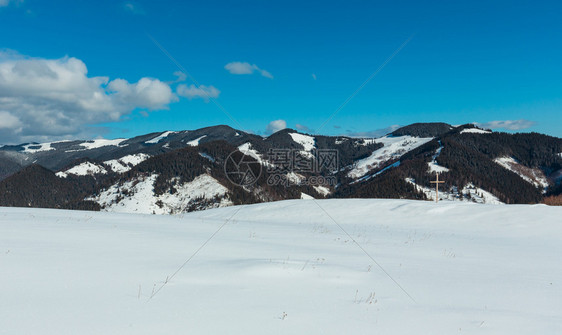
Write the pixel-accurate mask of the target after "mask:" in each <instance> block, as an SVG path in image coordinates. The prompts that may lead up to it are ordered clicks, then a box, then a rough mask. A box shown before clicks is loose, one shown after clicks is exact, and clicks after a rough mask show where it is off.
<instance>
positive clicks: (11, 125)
mask: <svg viewBox="0 0 562 335" xmlns="http://www.w3.org/2000/svg"><path fill="white" fill-rule="evenodd" d="M0 129H14V130H16V131H17V130H18V129H19V130H20V131H21V121H20V120H19V119H18V118H17V117H15V116H13V115H12V114H10V113H8V112H6V111H0Z"/></svg>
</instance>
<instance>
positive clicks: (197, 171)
mask: <svg viewBox="0 0 562 335" xmlns="http://www.w3.org/2000/svg"><path fill="white" fill-rule="evenodd" d="M424 136H425V137H424ZM323 152H331V153H336V154H337V158H334V159H335V160H336V163H337V164H336V165H335V166H330V167H328V168H326V167H323V168H321V169H318V170H303V169H302V168H301V169H300V170H296V169H294V168H295V167H296V165H298V164H302V163H303V162H304V163H307V162H308V163H310V164H313V165H314V166H317V165H319V164H320V161H321V159H322V158H321V157H319V156H318V155H320V154H321V153H323ZM560 153H562V139H560V138H556V137H552V136H548V135H542V134H537V133H527V134H526V133H522V134H507V133H497V132H491V131H489V130H485V129H481V128H478V127H476V126H474V125H462V126H457V127H453V126H451V125H448V124H446V123H417V124H412V125H409V126H405V127H402V128H399V129H397V130H396V131H394V132H392V133H390V134H388V135H387V136H383V137H380V138H353V137H348V136H323V135H310V134H304V133H299V132H298V131H296V130H293V129H285V130H282V131H279V132H276V133H274V134H271V135H270V136H267V137H262V136H259V135H254V134H249V133H246V132H244V131H240V130H236V129H234V128H231V127H229V126H226V125H218V126H211V127H206V128H201V129H196V130H189V131H163V132H154V133H150V134H145V135H140V136H136V137H133V138H130V139H115V140H89V141H64V142H50V143H38V144H31V145H30V144H21V145H15V146H8V147H2V148H0V157H2V160H0V179H1V180H0V190H3V191H2V192H1V193H0V205H2V206H24V207H25V206H39V207H53V208H77V207H78V208H85V209H93V210H97V209H101V210H116V209H117V208H118V207H117V206H121V207H119V208H121V209H122V208H124V207H126V206H125V205H124V204H125V203H124V202H123V201H124V199H125V200H126V199H137V200H138V201H137V200H135V201H136V202H137V203H146V206H147V208H153V210H151V211H148V210H147V211H145V212H147V213H162V214H163V213H170V212H173V213H178V212H184V211H191V210H198V209H205V208H211V207H216V206H222V205H231V204H245V203H255V202H264V201H274V200H281V199H296V198H301V197H315V198H325V197H328V198H331V197H334V198H353V197H359V198H364V197H370V198H372V197H379V198H409V199H431V198H434V196H435V194H434V193H432V188H431V184H430V182H429V181H430V180H431V178H434V174H435V172H436V171H438V172H440V173H441V174H442V178H441V179H442V180H445V184H444V185H443V188H442V192H440V194H441V197H442V199H443V200H454V201H473V202H485V203H538V202H541V201H543V199H544V198H545V197H549V196H555V197H556V196H559V195H560V193H561V189H562V187H560V179H561V176H562V155H560ZM232 154H235V156H236V157H238V159H242V157H248V159H249V161H248V162H249V164H256V165H255V166H260V167H261V168H260V173H259V175H258V173H257V172H256V173H255V174H256V175H258V176H257V178H256V180H254V181H253V184H251V185H242V186H240V185H236V183H233V182H232V180H231V179H230V175H229V172H228V171H226V170H225V169H226V167H227V166H228V164H227V159H228V157H230V156H229V155H232ZM274 154H275V155H278V156H279V154H290V157H291V159H292V160H295V161H293V162H291V163H293V164H294V165H295V167H293V170H291V171H288V170H287V171H285V172H283V173H282V174H279V173H278V172H275V171H270V170H274V169H273V168H279V167H280V165H279V162H277V161H275V157H274ZM287 157H289V156H287ZM297 158H299V159H300V160H301V161H299V162H297V161H296V159H297ZM252 162H254V163H252ZM32 165H37V166H41V167H43V168H44V169H45V170H40V169H38V168H26V167H29V166H32ZM305 165H306V164H305ZM231 167H232V166H231ZM47 171H50V173H48V172H47ZM248 171H249V170H248ZM256 171H257V170H256ZM204 175H206V176H207V177H201V178H198V177H200V176H204ZM41 178H43V179H41ZM196 178H198V179H197V183H195V184H192V183H193V182H194V180H195V179H196ZM26 179H27V180H36V181H37V182H38V183H40V181H41V180H44V181H45V182H44V183H46V184H47V186H46V187H44V188H41V187H39V188H34V187H30V186H29V185H28V184H27V183H26V182H25V180H26ZM62 179H64V180H62ZM319 181H320V182H319ZM139 183H140V184H139ZM147 183H148V184H147ZM145 184H146V185H145ZM21 185H24V186H21ZM139 185H141V186H142V185H144V186H143V188H142V189H141V188H139V187H140V186H139ZM43 186H44V185H43ZM49 189H52V190H58V192H59V193H65V194H66V195H65V196H64V197H60V196H59V195H57V196H49V194H50V193H49V192H50V191H49ZM108 190H113V191H112V192H113V193H112V194H114V195H115V196H114V195H110V194H109V193H107V192H108ZM194 190H198V191H197V192H196V191H194ZM217 190H220V192H218V193H217ZM199 191H201V192H199ZM141 193H142V194H144V195H142V197H144V198H142V197H141ZM104 194H105V198H104V199H105V200H103V201H102V200H101V199H102V198H103V197H104ZM194 194H199V195H198V196H195V197H194V196H193V195H194ZM108 197H109V198H108ZM139 197H141V198H142V199H144V200H142V199H141V198H139ZM32 199H33V200H34V201H30V200H32ZM37 199H41V201H38V200H37ZM49 199H50V200H49ZM61 199H64V200H61ZM96 199H97V200H96ZM108 199H111V200H108ZM106 200H107V201H106ZM108 201H109V202H108ZM92 202H95V203H96V204H97V205H93V204H92ZM30 204H31V205H30ZM98 206H99V208H98ZM139 206H140V205H139ZM141 207H142V206H140V207H138V206H137V207H135V208H136V210H137V211H138V210H143V209H142V208H141ZM125 209H126V208H125Z"/></svg>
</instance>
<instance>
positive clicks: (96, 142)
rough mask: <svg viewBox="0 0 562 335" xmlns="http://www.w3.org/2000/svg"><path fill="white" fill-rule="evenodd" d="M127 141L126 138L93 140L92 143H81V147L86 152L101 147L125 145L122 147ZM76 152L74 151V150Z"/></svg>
mask: <svg viewBox="0 0 562 335" xmlns="http://www.w3.org/2000/svg"><path fill="white" fill-rule="evenodd" d="M126 140H127V139H126V138H118V139H115V140H106V139H98V140H91V141H86V142H83V143H80V146H81V147H83V148H85V149H86V150H91V149H97V148H101V147H107V146H119V147H122V146H125V145H121V143H122V142H125V141H126ZM72 151H74V150H72Z"/></svg>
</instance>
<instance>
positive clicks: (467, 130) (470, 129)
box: [461, 128, 492, 134]
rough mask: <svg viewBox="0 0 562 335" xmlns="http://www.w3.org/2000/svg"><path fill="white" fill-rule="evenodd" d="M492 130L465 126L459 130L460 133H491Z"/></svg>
mask: <svg viewBox="0 0 562 335" xmlns="http://www.w3.org/2000/svg"><path fill="white" fill-rule="evenodd" d="M491 133H492V132H491V131H489V130H482V129H478V128H467V129H463V130H461V134H491Z"/></svg>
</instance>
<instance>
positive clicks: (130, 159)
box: [104, 153, 150, 173]
mask: <svg viewBox="0 0 562 335" xmlns="http://www.w3.org/2000/svg"><path fill="white" fill-rule="evenodd" d="M148 158H150V155H147V154H143V153H139V154H133V155H127V156H123V157H121V158H119V159H111V160H108V161H105V162H104V163H105V164H107V165H109V166H110V167H111V170H113V172H117V173H123V172H127V171H129V170H130V169H131V168H132V167H133V166H135V165H138V164H139V163H142V162H143V161H145V160H147V159H148Z"/></svg>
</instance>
